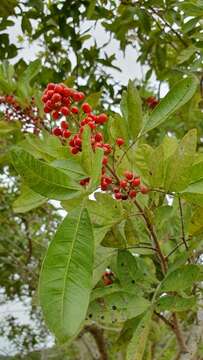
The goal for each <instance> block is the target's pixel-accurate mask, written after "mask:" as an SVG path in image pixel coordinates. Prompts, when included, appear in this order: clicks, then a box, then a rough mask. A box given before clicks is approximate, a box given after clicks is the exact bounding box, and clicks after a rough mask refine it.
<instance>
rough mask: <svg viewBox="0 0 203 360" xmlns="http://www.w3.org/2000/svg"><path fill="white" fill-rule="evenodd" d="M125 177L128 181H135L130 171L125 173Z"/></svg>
mask: <svg viewBox="0 0 203 360" xmlns="http://www.w3.org/2000/svg"><path fill="white" fill-rule="evenodd" d="M124 175H125V177H126V179H128V180H132V179H133V173H132V172H130V171H125V172H124Z"/></svg>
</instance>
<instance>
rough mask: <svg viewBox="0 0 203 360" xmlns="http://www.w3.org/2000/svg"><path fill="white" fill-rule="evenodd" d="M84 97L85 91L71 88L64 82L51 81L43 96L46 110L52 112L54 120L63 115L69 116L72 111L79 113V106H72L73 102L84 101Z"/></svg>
mask: <svg viewBox="0 0 203 360" xmlns="http://www.w3.org/2000/svg"><path fill="white" fill-rule="evenodd" d="M84 98H85V95H84V93H83V92H80V91H76V90H74V89H71V88H69V87H67V86H65V85H64V84H53V83H50V84H48V85H47V87H46V89H45V90H44V93H43V96H42V101H43V103H44V112H45V113H51V115H52V117H53V119H54V120H58V119H59V118H60V117H61V116H63V115H64V116H69V115H70V114H71V113H72V114H78V112H79V110H78V108H77V107H76V106H72V103H73V102H79V101H82V100H83V99H84Z"/></svg>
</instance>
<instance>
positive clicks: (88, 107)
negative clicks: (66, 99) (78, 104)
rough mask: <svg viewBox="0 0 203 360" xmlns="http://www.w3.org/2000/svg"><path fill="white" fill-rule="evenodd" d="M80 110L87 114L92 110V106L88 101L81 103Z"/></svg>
mask: <svg viewBox="0 0 203 360" xmlns="http://www.w3.org/2000/svg"><path fill="white" fill-rule="evenodd" d="M82 110H83V111H84V113H86V114H89V113H90V112H91V111H92V108H91V106H90V105H89V104H88V103H83V104H82Z"/></svg>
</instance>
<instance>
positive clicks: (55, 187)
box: [11, 147, 81, 200]
mask: <svg viewBox="0 0 203 360" xmlns="http://www.w3.org/2000/svg"><path fill="white" fill-rule="evenodd" d="M11 157H12V161H13V165H14V167H15V168H16V170H17V172H18V173H19V174H20V175H21V176H22V178H23V180H24V181H25V183H26V184H27V185H28V186H29V187H30V188H31V189H32V190H33V191H35V192H37V193H38V194H40V195H42V196H45V197H48V198H49V199H56V200H66V199H68V198H71V197H74V196H77V195H79V190H81V187H80V185H79V184H77V183H76V182H74V181H73V180H72V179H70V178H69V177H68V176H67V174H66V173H65V172H63V171H62V170H59V169H56V168H54V167H53V166H50V165H48V164H47V163H45V162H43V161H40V160H37V159H35V158H34V157H33V156H32V155H30V154H29V153H28V152H26V151H24V150H22V149H20V148H17V147H16V148H15V149H13V150H12V152H11Z"/></svg>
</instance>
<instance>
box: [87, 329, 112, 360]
mask: <svg viewBox="0 0 203 360" xmlns="http://www.w3.org/2000/svg"><path fill="white" fill-rule="evenodd" d="M85 330H86V331H88V332H89V333H90V334H91V335H92V336H93V337H94V339H95V342H96V344H97V347H98V350H99V352H100V360H108V354H107V350H106V344H105V340H104V336H103V333H104V331H103V330H102V329H99V328H98V327H97V326H96V325H90V326H86V327H85Z"/></svg>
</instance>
